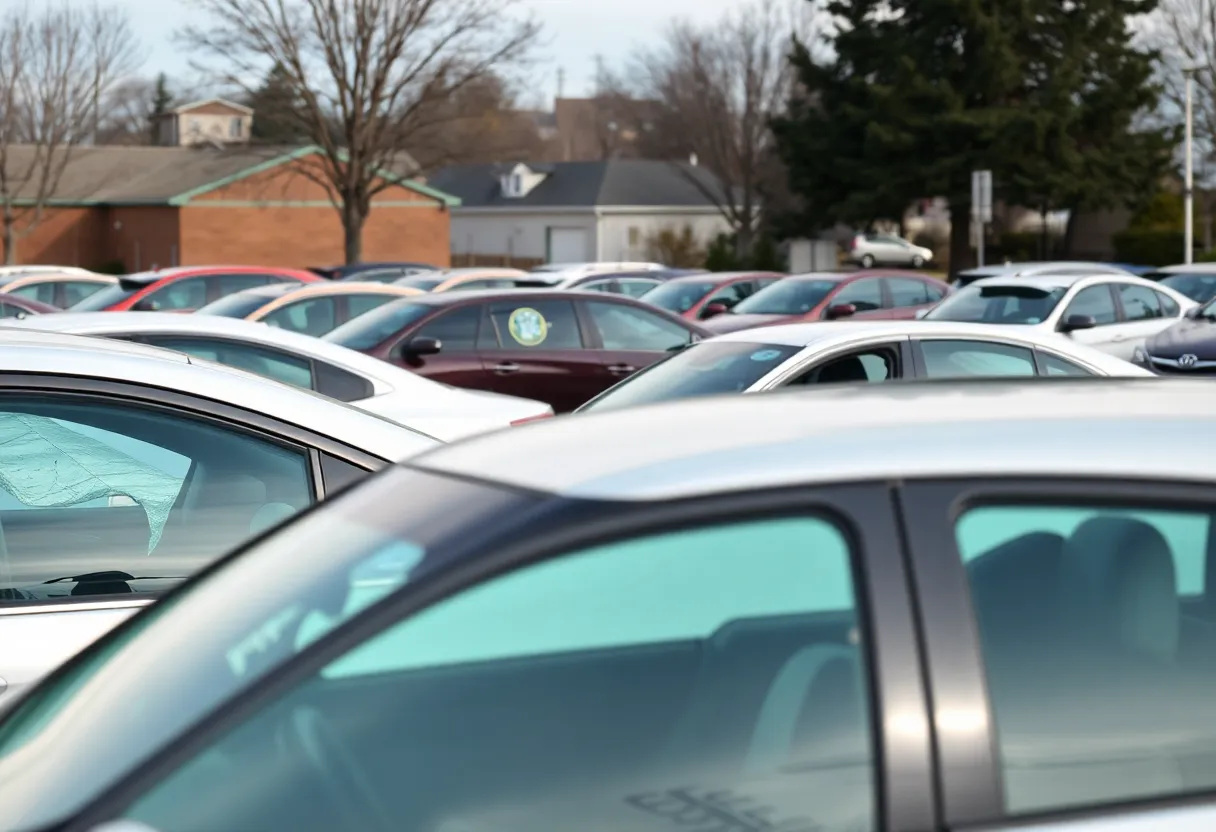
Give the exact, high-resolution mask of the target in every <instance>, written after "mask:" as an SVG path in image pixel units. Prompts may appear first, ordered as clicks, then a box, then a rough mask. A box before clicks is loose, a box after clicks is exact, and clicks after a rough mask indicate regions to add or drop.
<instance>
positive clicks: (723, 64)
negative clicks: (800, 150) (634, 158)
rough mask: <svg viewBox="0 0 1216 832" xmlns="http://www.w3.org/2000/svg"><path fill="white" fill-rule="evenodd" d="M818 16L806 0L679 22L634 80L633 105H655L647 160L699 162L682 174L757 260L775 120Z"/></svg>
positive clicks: (770, 2)
mask: <svg viewBox="0 0 1216 832" xmlns="http://www.w3.org/2000/svg"><path fill="white" fill-rule="evenodd" d="M817 11H818V9H817V7H816V6H815V5H814V4H813V3H809V2H807V0H750V2H748V3H745V4H743V5H742V6H738V7H736V8H734V9H732V10H731V11H729V12H727V13H726V14H725V15H724V16H723V17H722V18H721V19H719V20H715V21H712V22H709V23H706V24H695V23H692V22H690V21H687V20H677V21H674V22H673V23H672V24H671V26H670V27H669V28H668V30H667V32H666V35H665V37H664V39H663V42H662V44H661V45H660V46H659V47H657V48H654V49H650V50H645V51H642V52H640V53H639V54H637V55H636V56H635V59H634V61H633V65H632V71H631V72H630V73H629V80H630V84H629V86H630V88H631V91H632V92H633V96H634V98H636V99H640V100H641V101H643V102H649V104H648V105H647V110H648V112H647V114H646V117H645V118H644V119H643V123H642V124H641V125H640V128H641V131H642V147H643V153H644V154H645V155H647V156H652V157H653V156H661V157H664V158H667V159H673V160H676V159H678V160H680V161H681V162H686V161H687V160H689V159H690V158H692V159H695V162H696V163H695V165H688V164H681V166H680V170H682V171H684V172H685V174H686V175H687V176H688V178H689V181H691V182H692V183H693V184H695V185H696V186H697V188H698V189H700V190H701V191H702V193H703V194H704V196H705V198H706V199H708V200H709V201H711V202H712V203H713V204H714V205H715V206H716V207H717V208H718V210H719V211H720V212H721V214H722V216H723V217H724V218H725V219H726V221H727V222H728V223H729V224H730V226H731V228H732V230H733V231H734V233H735V235H736V246H737V249H738V253H739V254H740V255H744V256H746V255H747V254H748V253H750V251H751V248H752V244H753V243H754V241H755V236H756V233H757V230H758V228H759V226H760V222H761V219H762V213H763V207H764V199H763V197H764V190H765V185H766V179H768V178H769V176H768V175H767V174H766V172H768V171H771V170H772V168H773V155H772V153H771V147H772V137H771V132H770V130H769V119H770V118H771V117H772V116H773V115H774V114H776V113H777V112H778V111H779V110H781V109H782V108H783V107H784V105H785V102H786V100H787V97H788V93H789V90H790V84H791V83H792V81H793V76H792V71H791V68H790V64H789V60H788V54H789V51H790V47H791V42H792V41H791V38H792V37H794V36H795V35H798V36H799V37H800V38H801V39H803V40H804V42H805V41H808V40H810V39H811V31H810V30H811V29H812V28H813V27H814V26H815V25H816V24H817V23H818V20H819V16H818V14H817ZM698 168H703V169H704V170H706V171H708V172H709V173H712V174H713V177H706V176H703V175H699V172H698ZM713 179H716V180H717V182H716V183H715V182H713V181H712V180H713Z"/></svg>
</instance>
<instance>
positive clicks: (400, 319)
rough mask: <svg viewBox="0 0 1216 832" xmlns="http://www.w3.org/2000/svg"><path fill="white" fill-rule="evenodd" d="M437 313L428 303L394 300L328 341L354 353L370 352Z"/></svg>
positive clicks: (346, 325)
mask: <svg viewBox="0 0 1216 832" xmlns="http://www.w3.org/2000/svg"><path fill="white" fill-rule="evenodd" d="M434 311H435V307H433V306H427V305H426V304H421V303H411V302H410V301H408V300H406V301H394V302H393V303H386V304H385V305H384V306H381V307H380V308H379V309H373V310H372V311H371V312H368V313H367V314H365V315H360V316H359V317H357V318H354V319H352V320H350V321H347V322H346V323H344V324H342V326H340V327H338V328H337V329H335V330H333V331H332V332H329V333H327V334H326V335H325V336H324V338H325V340H326V341H333V342H334V343H335V344H341V345H342V346H344V347H347V348H349V349H352V350H370V349H374V348H375V347H377V346H378V345H380V344H381V343H383V342H384V341H385V340H387V339H389V338H391V337H392V336H393V335H396V334H397V333H398V332H400V331H401V330H403V329H405V328H406V327H407V326H409V325H410V324H412V323H414V322H415V321H419V320H422V319H423V318H425V317H426V316H427V315H429V314H431V313H432V312H434Z"/></svg>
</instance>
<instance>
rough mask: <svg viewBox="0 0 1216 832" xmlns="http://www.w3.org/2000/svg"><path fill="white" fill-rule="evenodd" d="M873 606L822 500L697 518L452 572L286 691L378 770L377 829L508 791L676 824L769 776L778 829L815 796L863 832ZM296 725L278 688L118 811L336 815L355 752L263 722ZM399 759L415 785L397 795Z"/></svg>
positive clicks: (462, 820) (306, 717) (522, 797)
mask: <svg viewBox="0 0 1216 832" xmlns="http://www.w3.org/2000/svg"><path fill="white" fill-rule="evenodd" d="M639 575H646V576H648V579H647V580H643V581H639V580H638V576H639ZM672 587H679V598H680V602H679V603H676V604H673V600H672V598H673V596H672V591H671V588H672ZM859 608H860V604H859V603H858V601H857V599H856V597H855V591H854V588H853V581H852V569H851V564H850V552H849V547H848V543H847V541H846V539H845V537H844V535H843V534H842V533H841V532H840V531H839V530H838V529H836V528H835V527H834V526H833V525H831V524H830V523H828V522H826V521H823V520H819V519H817V518H812V517H786V518H773V519H766V520H759V521H750V522H746V521H740V522H735V523H729V524H720V525H711V526H703V527H693V528H686V529H682V530H676V531H670V532H667V533H664V534H659V535H655V536H648V537H641V538H634V539H625V540H621V541H618V542H616V543H611V544H606V545H602V546H597V547H593V548H587V549H583V550H580V551H575V552H568V553H565V554H564V555H563V556H562V557H560V559H553V560H548V561H545V562H542V563H539V564H535V565H532V566H528V567H525V568H521V569H518V570H516V571H514V572H509V573H507V574H505V575H501V576H499V577H496V578H494V579H492V580H489V581H487V582H486V583H484V584H481V585H479V586H477V587H475V588H472V589H469V590H466V591H465V592H462V593H458V594H456V595H454V596H452V597H450V598H447V599H445V600H443V601H440V602H439V603H437V604H435V605H434V606H432V607H429V608H427V609H425V610H423V611H422V612H421V613H419V614H418V615H416V616H413V617H411V618H407V619H405V620H403V621H401V622H400V623H397V624H395V625H394V626H391V627H389V628H387V629H386V630H384V631H382V632H381V633H379V634H378V635H375V636H373V637H371V638H369V639H366V640H365V641H363V642H362V643H360V644H358V645H356V646H355V647H354V648H353V649H351V650H350V651H349V652H347V653H346V654H345V655H342V656H341V657H339V658H338V659H337V660H335V661H333V662H331V663H330V664H328V665H327V666H326V667H324V668H322V669H321V670H320V671H319V672H317V673H315V674H313V675H311V676H310V677H308V678H306V679H305V680H303V681H302V682H300V683H299V684H298V686H297V688H296V689H295V690H293V691H290V692H289V693H287V694H286V695H285V697H284V698H285V700H286V701H287V702H290V703H292V706H291V707H292V711H293V713H298V714H299V715H298V717H296V719H295V720H293V721H294V723H295V724H296V725H297V726H298V728H297V730H298V731H299V732H300V736H299V741H300V742H302V743H307V742H308V737H309V736H312V735H313V733H312V729H308V730H307V733H305V731H304V729H303V726H304V725H311V726H315V731H316V732H317V733H318V734H321V735H323V736H325V737H327V738H332V741H333V743H334V746H335V747H337V748H341V749H343V752H344V754H345V755H346V759H348V760H350V761H352V762H351V764H352V765H353V766H354V767H356V768H357V770H359V771H361V772H364V773H365V779H364V780H363V781H362V791H361V797H360V800H361V801H366V802H367V804H369V805H373V804H374V805H375V806H376V807H377V808H378V811H379V814H380V815H381V816H383V818H384V823H383V828H385V829H403V830H408V829H428V828H431V827H432V826H433V822H432V820H431V819H433V818H444V819H448V821H449V822H450V823H451V824H452V825H453V826H458V827H463V826H464V825H465V824H466V823H467V824H475V821H474V819H478V820H482V819H486V820H488V816H487V814H486V813H487V811H492V810H489V809H487V801H491V802H490V804H489V805H491V806H501V807H506V808H504V811H506V812H507V813H508V814H507V816H504V817H503V818H502V819H501V820H499V821H497V822H494V821H490V825H491V826H492V827H494V828H503V829H514V828H516V824H518V828H521V829H568V828H580V827H588V828H596V829H601V828H604V829H606V828H627V827H630V826H633V825H634V824H636V823H638V822H641V823H642V824H643V826H647V825H649V824H648V823H647V821H648V820H649V821H652V822H653V823H657V824H660V825H666V824H667V823H669V821H667V820H666V818H667V817H668V815H669V813H671V812H674V811H681V812H698V813H702V812H705V811H707V809H706V807H707V806H720V807H725V806H735V805H736V804H737V803H738V802H740V801H743V800H744V798H743V795H749V796H753V797H751V801H755V800H756V798H755V797H754V795H755V794H756V793H757V790H760V793H761V794H763V795H764V798H763V803H762V804H761V805H763V806H764V810H765V811H764V817H765V819H766V822H768V823H770V824H771V825H772V826H773V827H774V828H809V827H806V822H805V821H804V819H806V818H814V822H815V824H816V828H818V829H824V830H850V832H869V830H872V829H874V828H875V827H876V823H875V817H874V813H875V799H874V773H873V768H874V766H873V761H872V757H871V751H870V746H871V743H870V736H871V729H870V725H869V719H868V713H869V707H870V703H869V699H868V696H867V690H868V684H867V678H868V672H867V669H866V667H865V644H866V641H867V639H866V636H865V633H864V630H862V629H861V627H862V617H861V615H860V614H859ZM487 621H490V622H493V623H494V626H493V627H489V628H487V627H486V626H485V625H484V622H487ZM318 626H320V625H318ZM846 632H847V633H848V637H847V638H842V635H841V634H842V633H846ZM440 702H444V703H446V704H445V705H444V706H443V707H436V704H437V703H440ZM807 702H814V703H816V706H817V707H807V706H806V704H805V703H807ZM296 703H298V704H296ZM305 703H307V704H305ZM432 703H435V704H432ZM282 724H283V711H282V709H280V708H278V707H271V706H263V707H262V708H260V709H259V710H257V711H255V712H253V713H251V714H250V715H249V716H248V717H247V718H246V719H245V720H244V721H243V724H241V725H240V726H239V727H237V728H235V729H233V730H231V731H230V732H229V733H227V734H226V735H222V736H218V737H216V738H215V740H214V741H213V743H212V744H211V746H210V748H208V749H207V750H206V751H204V752H202V753H201V754H198V755H195V756H194V757H193V758H192V759H190V760H188V761H185V762H183V763H181V764H179V765H177V766H176V770H175V771H172V772H171V773H168V774H167V776H166V777H165V779H164V780H162V781H161V782H160V783H159V784H158V785H156V786H154V787H153V788H152V790H151V791H150V792H149V793H147V794H145V795H144V796H143V797H141V798H139V799H137V800H136V801H135V803H134V805H132V806H130V807H129V808H128V809H127V810H126V811H125V812H124V813H123V817H125V818H127V819H131V820H135V821H139V822H142V823H145V824H148V825H149V826H151V827H152V828H161V829H164V828H172V827H174V826H175V825H179V824H174V823H173V822H172V821H173V819H174V818H181V817H189V818H190V819H191V821H192V826H193V825H197V828H199V829H250V828H260V827H261V826H263V825H264V819H266V818H274V819H276V820H277V821H278V822H279V823H281V824H282V826H283V827H284V828H305V827H317V826H326V827H328V828H341V821H340V818H341V817H343V815H342V811H343V809H344V804H343V802H342V797H341V795H342V794H343V787H342V785H341V781H339V780H337V779H336V778H338V777H340V776H342V774H343V772H344V769H342V768H341V767H339V766H325V767H323V768H321V769H318V767H317V766H316V765H314V764H312V763H311V762H310V760H309V757H308V755H306V754H302V753H301V754H291V755H283V754H282V752H281V750H280V749H279V748H278V747H277V746H276V744H275V743H271V742H259V741H257V739H256V738H257V737H264V736H273V735H274V734H273V731H274V728H275V727H276V726H281V725H282ZM491 726H492V727H491ZM268 732H269V733H268ZM322 732H323V734H322ZM406 737H410V738H412V740H411V741H409V742H406V741H404V738H406ZM396 738H400V740H396ZM293 741H294V740H293V735H292V730H291V729H288V736H287V737H286V738H285V742H287V743H289V744H290V743H292V742H293ZM305 747H308V746H305ZM523 748H526V749H528V753H526V754H521V753H520V750H521V749H523ZM656 749H661V752H659V751H656ZM251 771H273V772H274V778H273V780H272V781H270V784H268V785H265V786H262V787H260V788H249V789H243V788H228V789H227V790H225V792H224V794H225V799H224V800H216V799H214V795H215V794H216V791H215V788H216V785H217V784H219V783H233V782H237V783H239V782H241V780H242V778H241V777H240V776H239V773H241V772H245V773H246V775H245V776H246V777H248V774H247V773H248V772H251ZM403 773H408V777H406V778H405V781H404V782H407V783H408V784H409V787H410V793H411V795H412V798H413V799H410V800H402V799H399V798H400V794H401V789H402V783H403V780H402V774H403ZM690 784H691V785H690ZM318 785H320V786H321V788H319V789H318ZM301 795H312V796H313V799H310V800H307V801H302V800H301V798H300V796H301ZM749 802H750V801H749ZM719 811H721V812H725V811H726V809H725V808H721V809H719ZM715 816H716V815H715ZM318 817H324V818H325V819H326V820H325V821H322V822H320V823H318V822H317V818H318ZM495 817H497V816H496V815H495ZM508 817H509V818H510V820H508V819H507V818H508ZM331 818H332V821H330V819H331ZM334 823H337V824H338V826H334V825H333V824H334ZM799 824H801V825H799ZM440 826H441V827H442V826H443V824H441V825H440Z"/></svg>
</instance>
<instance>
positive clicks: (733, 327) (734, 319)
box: [701, 312, 798, 335]
mask: <svg viewBox="0 0 1216 832" xmlns="http://www.w3.org/2000/svg"><path fill="white" fill-rule="evenodd" d="M791 320H798V318H797V316H795V315H732V314H730V313H729V312H726V313H724V314H722V315H718V316H717V317H716V318H710V319H709V320H707V321H701V326H703V327H705V328H706V329H708V330H709V331H710V332H712V333H713V334H714V335H721V334H723V333H725V332H738V331H739V330H741V329H751V328H752V327H756V326H768V325H769V324H781V323H785V322H787V321H791Z"/></svg>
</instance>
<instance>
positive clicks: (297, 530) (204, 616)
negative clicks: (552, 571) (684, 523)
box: [0, 467, 520, 832]
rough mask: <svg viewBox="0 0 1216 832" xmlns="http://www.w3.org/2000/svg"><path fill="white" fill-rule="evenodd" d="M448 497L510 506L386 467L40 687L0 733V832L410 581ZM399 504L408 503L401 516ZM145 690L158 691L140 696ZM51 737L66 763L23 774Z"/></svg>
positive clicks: (59, 809) (105, 773)
mask: <svg viewBox="0 0 1216 832" xmlns="http://www.w3.org/2000/svg"><path fill="white" fill-rule="evenodd" d="M454 489H457V490H459V491H460V492H461V494H462V495H463V494H465V493H466V492H468V494H469V496H468V497H467V498H465V497H462V500H464V501H465V502H469V501H471V502H473V503H475V504H477V505H478V507H479V508H481V507H484V506H486V505H487V504H488V505H489V506H490V508H493V507H494V506H495V505H498V503H502V502H507V501H510V502H511V504H512V505H516V504H518V502H519V499H520V498H519V496H518V495H513V494H512V495H508V494H505V493H500V492H497V491H493V490H490V489H485V488H482V487H480V486H474V485H470V484H468V483H463V482H453V481H451V480H448V479H446V478H443V477H437V476H432V475H428V474H423V473H420V472H417V471H410V470H408V469H404V468H398V467H390V468H388V469H386V470H385V471H383V472H381V473H380V474H378V475H375V476H373V477H371V478H369V479H368V480H366V481H365V482H364V483H363V484H362V485H361V486H359V487H357V488H354V489H352V490H350V491H347V492H346V493H344V494H341V495H338V496H336V497H333V498H331V500H330V501H329V503H328V504H326V506H325V510H324V511H313V512H310V513H308V514H306V515H303V516H302V517H301V518H300V519H299V521H298V522H296V523H293V524H289V525H287V526H284V527H282V528H281V529H280V530H279V531H277V532H275V533H273V534H271V535H270V536H268V537H266V538H263V539H262V540H260V541H258V542H256V543H254V544H253V545H252V546H251V547H250V548H248V549H246V550H244V551H242V552H240V553H239V554H238V555H236V556H234V557H232V558H229V559H228V560H226V561H225V562H224V563H222V564H220V566H219V568H217V569H213V570H209V571H208V572H206V573H204V574H202V575H200V576H199V578H198V579H197V580H195V581H192V582H190V583H188V584H186V585H184V586H183V587H182V588H181V590H180V591H179V592H176V593H173V594H172V595H170V596H169V597H168V598H167V599H166V601H165V602H163V603H161V604H157V605H155V606H153V607H151V608H150V610H149V613H148V614H147V615H139V616H135V617H134V618H132V619H131V620H130V621H129V622H128V623H127V624H125V625H122V626H120V627H119V628H118V629H116V630H114V631H111V633H110V634H109V635H107V636H105V637H103V638H102V639H101V640H99V641H97V642H95V643H94V644H93V645H92V646H91V647H89V648H87V649H86V650H85V652H84V653H82V654H81V655H80V656H79V657H77V659H75V660H73V661H72V662H70V663H69V664H68V665H65V666H64V667H62V668H61V669H60V670H58V671H57V672H56V673H54V674H53V675H52V676H50V677H48V679H47V680H46V683H45V684H43V685H40V686H39V687H38V688H36V689H35V690H34V691H33V692H32V693H30V694H29V695H28V696H26V697H24V698H23V699H21V700H20V701H19V702H18V703H16V704H15V705H14V706H13V707H12V708H11V710H10V711H8V712H7V713H6V714H5V715H4V718H3V720H2V721H0V793H3V794H4V796H5V799H4V800H3V801H0V829H7V830H14V832H16V831H17V830H27V829H40V828H43V827H45V826H50V825H52V824H54V823H56V822H57V821H59V820H61V819H62V818H63V817H65V816H67V815H69V814H71V813H73V812H75V811H77V810H78V809H79V808H80V807H81V806H83V805H85V804H86V803H88V802H89V801H90V800H93V799H94V798H95V797H97V795H98V794H99V793H100V792H102V791H104V790H105V789H106V788H108V787H110V786H111V785H112V784H113V783H114V782H116V781H117V780H118V779H120V778H121V777H123V776H124V775H126V774H128V773H129V772H130V771H131V769H132V768H133V767H134V766H136V765H138V764H139V763H140V762H142V761H143V760H145V759H146V758H147V757H148V756H149V755H150V754H152V753H154V752H156V751H157V750H159V749H160V748H162V747H163V746H164V745H165V744H166V743H168V742H170V741H171V740H172V739H173V738H174V737H176V736H178V735H179V734H180V733H181V732H182V731H184V730H185V729H187V728H188V727H190V726H191V725H193V724H195V723H196V722H197V721H198V720H199V719H201V718H202V717H204V716H205V715H206V714H208V713H210V712H212V711H213V710H214V709H215V708H216V707H218V706H219V705H221V704H222V703H224V702H225V701H227V700H228V699H230V698H231V697H232V696H234V695H235V694H237V693H239V692H240V691H241V690H244V689H246V688H248V687H249V686H250V685H251V684H252V683H253V682H254V681H256V680H257V679H259V678H261V677H263V676H264V675H265V674H267V673H269V672H270V671H272V670H273V669H275V668H276V667H278V666H279V665H281V664H282V663H284V662H286V661H288V660H289V659H291V658H292V657H293V656H294V655H296V654H297V653H298V652H299V651H300V650H302V649H304V648H305V647H306V646H307V645H309V644H311V643H313V642H314V641H316V640H317V639H319V638H321V637H322V636H323V635H324V634H325V633H326V632H328V631H329V630H331V629H333V628H334V627H336V626H338V625H339V624H341V623H342V622H343V621H345V620H348V619H350V618H351V617H353V616H354V615H356V614H357V613H358V612H359V611H361V610H363V609H366V608H367V607H369V606H370V605H372V604H373V603H375V602H376V601H378V600H380V599H382V598H384V597H385V596H387V595H388V594H390V593H392V592H393V591H394V590H396V589H398V588H400V587H401V586H403V585H404V584H406V583H407V582H408V581H410V580H411V579H413V578H417V577H419V574H420V573H421V572H424V571H425V569H426V565H425V564H423V559H424V555H425V553H426V552H427V551H428V548H430V547H431V545H432V543H433V542H435V541H442V540H443V539H444V536H445V535H450V534H451V529H452V525H451V523H450V522H433V523H432V522H431V518H433V517H435V516H436V515H438V514H442V512H437V511H436V505H443V506H445V507H449V508H450V506H451V505H452V502H451V499H452V492H453V490H454ZM403 493H410V494H412V495H414V496H413V497H411V500H410V504H409V506H408V507H406V506H403V505H402V503H401V501H400V495H401V494H403ZM436 501H438V502H436ZM495 501H498V502H495ZM406 528H408V529H410V532H409V535H410V537H409V538H406V537H403V534H404V533H403V532H402V530H403V529H406ZM415 530H416V532H415ZM415 533H416V534H417V535H418V536H417V537H415V536H414V535H415ZM251 589H256V591H250V590H251ZM234 598H240V599H242V600H241V603H239V604H233V603H232V599H234ZM149 679H156V680H158V682H157V684H156V685H153V686H152V687H149V686H148V680H149ZM65 731H66V732H67V735H69V736H72V737H74V738H75V739H76V740H78V741H79V742H80V743H81V746H80V747H79V748H78V749H76V751H74V752H73V753H72V754H69V755H62V754H58V755H55V756H56V757H57V759H56V764H55V765H54V766H32V765H30V761H31V760H39V759H41V760H45V759H47V755H48V754H49V752H48V751H47V750H46V746H47V745H48V744H51V745H54V744H55V740H56V738H57V737H58V738H61V737H62V736H63V734H64V732H65ZM65 782H66V783H71V784H72V789H71V790H70V793H67V794H65V793H63V790H62V784H63V783H65Z"/></svg>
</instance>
